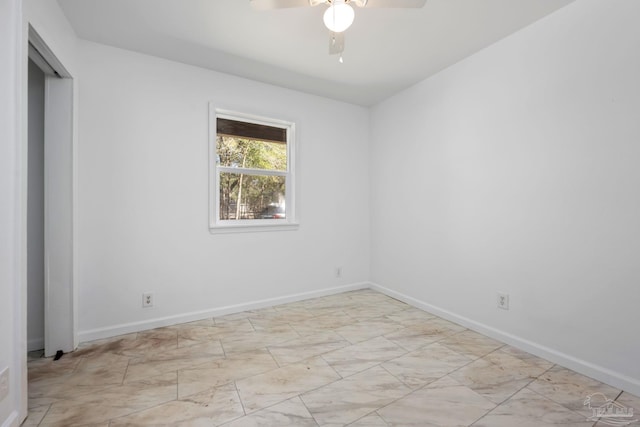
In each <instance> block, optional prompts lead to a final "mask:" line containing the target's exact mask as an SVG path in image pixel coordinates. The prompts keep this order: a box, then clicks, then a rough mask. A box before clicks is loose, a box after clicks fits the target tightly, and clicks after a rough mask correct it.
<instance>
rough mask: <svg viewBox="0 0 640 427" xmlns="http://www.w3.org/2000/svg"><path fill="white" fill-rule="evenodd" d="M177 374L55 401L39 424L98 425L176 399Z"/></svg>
mask: <svg viewBox="0 0 640 427" xmlns="http://www.w3.org/2000/svg"><path fill="white" fill-rule="evenodd" d="M176 386H177V379H176V374H175V373H171V374H166V375H164V376H162V377H156V378H153V379H150V380H148V381H140V382H137V383H131V384H127V385H122V386H117V387H110V388H107V389H105V390H103V391H101V392H100V393H95V394H85V395H82V396H76V397H75V398H74V399H72V400H67V401H64V402H57V403H54V404H52V405H51V408H50V409H49V411H48V412H47V414H46V415H45V416H44V418H43V420H42V422H41V423H40V425H41V426H79V425H86V424H98V423H104V422H107V421H109V420H110V419H113V418H118V417H122V416H125V415H129V414H132V413H134V412H138V411H141V410H144V409H147V408H151V407H154V406H157V405H160V404H162V403H165V402H169V401H171V400H174V399H175V398H176Z"/></svg>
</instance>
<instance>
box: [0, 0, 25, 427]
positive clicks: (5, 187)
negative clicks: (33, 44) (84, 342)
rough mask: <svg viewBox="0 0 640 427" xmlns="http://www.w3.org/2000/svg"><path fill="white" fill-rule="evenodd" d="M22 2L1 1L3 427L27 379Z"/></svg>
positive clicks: (15, 419) (15, 417)
mask: <svg viewBox="0 0 640 427" xmlns="http://www.w3.org/2000/svg"><path fill="white" fill-rule="evenodd" d="M21 6H22V3H21V1H19V0H0V61H2V67H0V372H2V371H4V370H5V369H9V394H8V395H7V396H6V397H4V398H1V399H0V425H2V426H17V425H19V418H20V415H19V412H20V406H21V400H20V399H21V395H22V391H23V390H22V389H23V383H22V382H23V379H26V377H25V376H23V374H25V371H24V370H23V366H22V357H21V356H20V353H21V349H22V348H25V349H26V345H24V346H23V344H24V343H23V342H22V340H21V338H22V337H21V334H20V332H21V331H22V329H21V323H20V319H21V310H20V302H21V299H22V292H21V287H22V278H21V265H20V262H21V253H22V252H21V242H20V224H21V221H20V211H21V203H20V192H19V189H20V179H19V178H20V175H19V172H20V167H21V162H20V155H19V153H20V142H21V125H20V111H21V109H20V105H21V103H20V91H19V88H20V87H21V72H22V66H21V59H20V54H21V49H20V45H21V38H20V34H21V22H22V21H21V19H22V7H21ZM25 335H26V334H25ZM24 391H25V392H26V389H25V390H24Z"/></svg>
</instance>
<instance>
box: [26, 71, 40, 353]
mask: <svg viewBox="0 0 640 427" xmlns="http://www.w3.org/2000/svg"><path fill="white" fill-rule="evenodd" d="M28 75H29V78H28V80H29V82H28V84H29V102H28V104H29V105H28V109H29V119H28V122H29V125H28V126H29V129H28V138H29V142H28V145H29V147H28V150H29V154H28V157H29V160H28V172H27V173H28V184H27V185H28V189H27V198H28V200H27V349H28V350H29V351H31V350H39V349H42V348H44V73H43V72H42V70H41V69H40V68H38V66H37V65H36V64H35V63H33V62H32V61H29V67H28Z"/></svg>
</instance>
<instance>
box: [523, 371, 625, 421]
mask: <svg viewBox="0 0 640 427" xmlns="http://www.w3.org/2000/svg"><path fill="white" fill-rule="evenodd" d="M528 387H529V388H530V389H531V390H533V391H535V392H536V393H538V394H541V395H543V396H545V397H547V398H549V399H551V400H553V401H555V402H557V403H559V404H561V405H563V406H565V407H566V408H569V409H571V410H574V411H578V412H581V411H582V412H584V405H583V403H584V400H585V399H586V397H587V396H589V395H591V394H593V393H602V394H604V395H605V396H607V398H609V399H615V398H616V397H617V396H618V395H619V394H620V390H618V389H616V388H613V387H611V386H608V385H606V384H603V383H601V382H599V381H597V380H594V379H592V378H589V377H586V376H584V375H580V374H578V373H576V372H573V371H571V370H569V369H566V368H562V367H560V366H554V367H553V368H551V369H549V370H548V371H547V372H545V373H544V374H542V375H541V376H540V377H539V378H538V379H537V380H535V381H534V382H532V383H531V384H529V386H528Z"/></svg>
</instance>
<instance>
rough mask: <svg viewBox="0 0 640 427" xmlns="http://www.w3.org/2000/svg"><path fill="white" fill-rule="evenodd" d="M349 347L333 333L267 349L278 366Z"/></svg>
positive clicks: (325, 333) (345, 341) (299, 339)
mask: <svg viewBox="0 0 640 427" xmlns="http://www.w3.org/2000/svg"><path fill="white" fill-rule="evenodd" d="M348 345H351V344H350V343H349V341H347V340H345V339H344V338H342V337H341V336H340V335H338V334H336V333H335V332H319V333H317V334H313V335H309V336H306V337H302V338H296V339H293V340H291V341H287V342H285V343H282V344H278V345H274V346H270V347H268V349H269V351H270V352H271V355H272V356H273V358H274V359H276V362H278V364H279V365H280V366H284V365H288V364H290V363H295V362H299V361H301V360H304V359H309V358H310V357H313V356H318V355H320V354H324V353H328V352H330V351H333V350H337V349H340V348H343V347H346V346H348Z"/></svg>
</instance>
